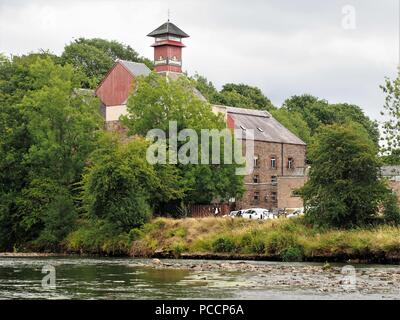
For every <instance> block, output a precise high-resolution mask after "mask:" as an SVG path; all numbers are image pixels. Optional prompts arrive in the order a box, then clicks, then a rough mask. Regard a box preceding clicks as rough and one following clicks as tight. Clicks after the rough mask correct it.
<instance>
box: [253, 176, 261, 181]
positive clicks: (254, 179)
mask: <svg viewBox="0 0 400 320" xmlns="http://www.w3.org/2000/svg"><path fill="white" fill-rule="evenodd" d="M253 182H254V183H260V177H259V176H258V175H255V176H253Z"/></svg>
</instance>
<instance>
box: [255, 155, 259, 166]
mask: <svg viewBox="0 0 400 320" xmlns="http://www.w3.org/2000/svg"><path fill="white" fill-rule="evenodd" d="M259 166H260V163H259V159H258V156H254V167H255V168H258V167H259Z"/></svg>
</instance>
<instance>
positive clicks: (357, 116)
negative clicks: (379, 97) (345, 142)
mask: <svg viewBox="0 0 400 320" xmlns="http://www.w3.org/2000/svg"><path fill="white" fill-rule="evenodd" d="M194 83H195V85H196V88H197V89H198V90H199V91H200V92H201V93H202V94H203V95H204V97H206V98H207V100H208V101H209V102H210V103H212V104H222V105H227V106H232V107H239V108H240V107H242V108H252V109H259V110H266V111H269V112H270V113H271V114H272V115H273V116H274V117H275V118H276V119H277V120H278V121H280V122H281V123H282V124H283V125H284V126H285V127H286V128H288V129H289V130H290V131H292V132H293V133H294V134H295V135H297V136H298V137H299V138H300V139H302V140H303V141H305V142H306V143H310V142H311V138H312V137H313V135H314V134H315V133H316V132H317V131H318V129H319V128H320V127H322V126H324V125H329V124H345V123H349V122H355V123H358V124H360V125H361V126H362V127H363V128H364V129H365V130H367V132H368V134H369V136H370V138H371V139H372V140H373V141H374V143H375V144H376V145H378V142H379V128H378V124H377V122H376V121H372V120H371V119H369V118H368V117H367V116H366V115H365V114H364V112H363V111H362V109H361V108H360V107H358V106H356V105H352V104H347V103H338V104H330V103H329V102H327V101H326V100H321V99H318V98H317V97H314V96H312V95H309V94H304V95H300V96H296V95H295V96H292V97H290V98H288V99H286V100H285V102H284V103H283V105H282V107H281V108H276V107H274V105H273V104H272V103H271V101H270V100H269V99H268V98H267V97H266V96H265V95H264V94H263V93H262V91H261V90H260V89H259V88H256V87H251V86H248V85H245V84H233V83H227V84H225V85H224V86H223V87H222V89H221V90H220V91H218V90H217V89H216V88H215V86H214V85H213V83H212V82H211V81H208V80H207V79H206V78H205V77H203V76H201V75H198V74H197V75H195V77H194ZM388 88H389V87H388ZM388 90H389V89H388Z"/></svg>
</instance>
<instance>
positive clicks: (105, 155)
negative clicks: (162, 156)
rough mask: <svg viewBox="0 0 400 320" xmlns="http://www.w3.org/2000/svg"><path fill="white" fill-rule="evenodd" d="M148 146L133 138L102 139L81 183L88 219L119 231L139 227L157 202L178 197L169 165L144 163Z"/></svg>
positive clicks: (144, 142) (172, 171)
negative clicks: (125, 141)
mask: <svg viewBox="0 0 400 320" xmlns="http://www.w3.org/2000/svg"><path fill="white" fill-rule="evenodd" d="M148 145H149V143H148V142H147V141H145V140H143V139H141V138H136V139H134V140H132V141H129V142H127V143H121V142H120V140H119V137H115V136H110V137H109V136H106V137H105V138H104V139H103V141H102V142H101V147H100V148H98V149H97V150H96V151H95V152H94V153H93V154H92V156H91V160H90V163H91V165H90V166H89V167H88V168H87V170H86V173H85V175H84V178H83V182H82V189H83V192H82V195H83V196H82V199H83V203H84V206H85V209H86V212H88V214H89V218H92V219H93V218H98V219H103V220H106V221H108V222H109V223H110V224H112V225H114V226H115V227H116V229H118V230H120V231H129V230H130V229H132V228H134V227H138V226H141V225H142V224H143V223H145V222H146V221H147V220H148V219H149V218H150V216H151V214H152V212H153V210H154V208H155V207H156V206H157V201H159V200H160V196H161V199H163V200H164V201H166V200H173V199H176V198H179V197H182V193H181V191H180V189H179V181H177V179H176V175H175V169H174V167H172V166H162V167H161V166H152V165H151V164H149V163H148V162H147V161H146V150H147V147H148Z"/></svg>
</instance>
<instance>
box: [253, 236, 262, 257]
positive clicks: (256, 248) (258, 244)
mask: <svg viewBox="0 0 400 320" xmlns="http://www.w3.org/2000/svg"><path fill="white" fill-rule="evenodd" d="M250 250H251V252H253V253H256V254H263V253H264V252H265V242H264V241H263V240H262V239H257V238H256V239H253V241H252V243H251V245H250Z"/></svg>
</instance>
